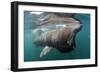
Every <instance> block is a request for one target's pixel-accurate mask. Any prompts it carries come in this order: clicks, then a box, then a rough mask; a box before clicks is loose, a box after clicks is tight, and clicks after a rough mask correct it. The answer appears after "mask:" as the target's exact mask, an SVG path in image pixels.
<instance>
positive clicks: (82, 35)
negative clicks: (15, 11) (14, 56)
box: [24, 11, 90, 62]
mask: <svg viewBox="0 0 100 73" xmlns="http://www.w3.org/2000/svg"><path fill="white" fill-rule="evenodd" d="M74 18H77V19H78V20H80V21H81V23H82V25H83V28H82V30H81V31H80V32H78V33H77V36H76V39H75V40H76V48H75V50H73V51H71V52H67V53H60V52H59V51H58V50H56V49H52V50H51V51H50V52H49V53H48V54H46V55H45V56H43V57H42V58H40V57H39V56H40V53H41V51H42V50H43V47H38V46H36V45H34V43H33V40H34V38H35V37H36V36H37V34H35V33H32V30H33V29H35V28H36V25H37V23H36V21H37V16H36V15H31V14H30V13H29V11H25V12H24V61H25V62H30V61H47V60H71V59H89V58H90V15H89V14H76V15H75V17H74Z"/></svg>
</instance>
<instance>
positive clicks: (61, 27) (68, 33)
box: [33, 13, 82, 57]
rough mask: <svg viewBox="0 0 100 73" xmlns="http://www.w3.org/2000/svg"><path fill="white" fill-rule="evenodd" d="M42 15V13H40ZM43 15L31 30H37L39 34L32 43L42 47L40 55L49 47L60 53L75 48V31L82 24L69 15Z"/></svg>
mask: <svg viewBox="0 0 100 73" xmlns="http://www.w3.org/2000/svg"><path fill="white" fill-rule="evenodd" d="M41 15H42V14H41ZM47 15H48V17H45V16H44V17H43V16H42V18H43V19H40V21H39V23H40V24H39V26H38V27H37V28H36V29H34V30H33V32H34V31H37V33H39V34H40V35H39V36H38V37H37V38H36V39H35V40H34V44H35V45H37V46H42V47H44V49H43V51H42V52H41V53H40V57H43V56H44V55H46V54H47V53H48V52H50V50H51V49H53V48H55V49H57V50H58V51H60V52H61V53H66V52H70V51H72V50H73V49H74V48H76V42H75V37H76V34H77V32H79V31H80V30H81V29H82V25H81V24H80V22H79V21H77V20H76V19H74V18H72V17H71V15H72V14H70V16H67V13H66V16H63V15H61V14H60V16H59V13H58V14H53V13H51V14H50V15H49V14H47Z"/></svg>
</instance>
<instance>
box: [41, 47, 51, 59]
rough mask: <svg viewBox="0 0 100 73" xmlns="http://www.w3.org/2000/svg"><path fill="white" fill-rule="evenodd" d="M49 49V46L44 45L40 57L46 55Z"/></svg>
mask: <svg viewBox="0 0 100 73" xmlns="http://www.w3.org/2000/svg"><path fill="white" fill-rule="evenodd" d="M51 49H52V48H51V47H48V46H45V47H44V49H43V50H42V52H41V53H40V58H41V57H43V56H44V55H46V54H47V53H48V52H49V51H50V50H51Z"/></svg>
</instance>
